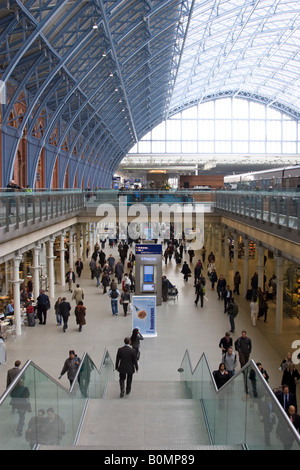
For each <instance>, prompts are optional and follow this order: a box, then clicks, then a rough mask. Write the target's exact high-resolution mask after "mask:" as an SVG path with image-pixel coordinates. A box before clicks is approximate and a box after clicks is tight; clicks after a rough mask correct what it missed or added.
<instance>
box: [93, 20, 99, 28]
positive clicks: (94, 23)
mask: <svg viewBox="0 0 300 470" xmlns="http://www.w3.org/2000/svg"><path fill="white" fill-rule="evenodd" d="M93 29H95V30H96V29H98V25H97V23H96V20H94V21H93Z"/></svg>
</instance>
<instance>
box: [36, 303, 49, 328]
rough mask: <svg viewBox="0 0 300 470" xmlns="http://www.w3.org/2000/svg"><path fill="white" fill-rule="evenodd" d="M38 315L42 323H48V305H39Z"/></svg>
mask: <svg viewBox="0 0 300 470" xmlns="http://www.w3.org/2000/svg"><path fill="white" fill-rule="evenodd" d="M37 316H38V319H39V322H40V323H44V324H45V325H46V320H47V307H46V305H45V306H44V305H41V306H39V307H38V311H37Z"/></svg>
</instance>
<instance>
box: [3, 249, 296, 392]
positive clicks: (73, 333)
mask: <svg viewBox="0 0 300 470" xmlns="http://www.w3.org/2000/svg"><path fill="white" fill-rule="evenodd" d="M113 253H114V254H115V255H116V253H117V251H116V249H114V250H113ZM197 255H198V253H196V257H195V258H194V259H195V260H197V259H198V257H197ZM186 259H187V255H186ZM242 263H243V261H242V260H239V261H238V269H239V270H240V272H241V273H243V266H242ZM255 263H256V262H255V260H251V267H250V271H249V272H250V273H253V272H254V271H255ZM216 265H217V272H218V274H220V269H219V267H218V260H217V263H216ZM266 268H267V278H269V277H270V276H271V275H272V274H273V267H272V264H271V260H269V261H268V263H267V266H266ZM180 269H181V268H180V266H176V264H175V260H172V261H171V263H169V264H168V265H167V266H166V267H165V266H164V264H163V271H164V273H165V274H166V275H167V276H168V277H169V279H170V280H171V282H173V283H175V284H176V285H177V287H178V289H179V298H178V301H173V300H170V301H168V302H167V303H163V304H162V305H161V306H159V307H158V309H157V337H156V338H147V339H144V341H143V342H142V343H141V358H140V370H139V373H138V374H135V377H134V382H135V381H173V380H178V378H179V376H178V371H177V369H178V367H179V366H180V364H181V360H182V358H183V355H184V353H185V351H186V349H188V350H189V352H190V356H191V360H192V365H193V367H194V366H196V364H197V361H198V360H199V358H200V356H201V354H202V353H203V352H205V353H206V355H207V357H208V360H209V363H210V365H211V368H212V369H216V368H218V365H219V363H220V361H221V354H220V349H219V347H218V344H219V340H220V338H221V337H223V336H224V333H225V331H227V330H229V321H228V317H227V315H224V313H223V303H222V302H220V301H218V300H217V294H216V292H215V291H212V290H211V287H210V285H207V289H206V297H207V300H206V301H205V304H204V307H203V309H201V308H200V306H198V307H196V306H195V305H194V299H195V296H194V288H193V281H192V279H191V278H190V279H189V280H188V282H184V281H183V276H182V274H180ZM57 272H59V268H57ZM232 279H233V273H232V266H231V271H230V272H229V274H228V276H227V280H228V281H229V282H231V280H232ZM79 283H80V285H81V286H82V287H83V288H84V290H85V300H84V302H85V305H86V307H87V324H86V326H84V327H83V331H82V332H81V333H79V332H78V330H77V326H76V324H75V316H74V314H73V310H72V315H71V318H70V320H69V329H68V331H67V332H66V333H63V332H62V330H61V328H60V327H57V326H56V319H55V315H54V311H53V308H51V310H50V311H49V313H48V321H47V325H38V324H37V325H36V326H35V327H34V328H29V327H26V326H24V327H23V328H22V335H21V336H18V337H11V338H8V339H7V341H6V347H7V353H8V360H7V364H5V365H1V366H0V391H1V393H2V392H3V391H4V390H5V384H6V372H7V370H8V369H9V368H11V367H13V364H14V362H15V360H16V359H20V360H21V361H22V364H24V363H25V362H26V361H27V360H28V359H31V360H32V361H34V362H35V363H36V364H37V365H38V366H39V367H40V368H42V369H43V370H45V371H47V372H48V373H49V374H50V375H51V376H53V377H54V378H56V379H57V378H58V376H59V374H60V371H61V369H62V366H63V362H64V360H65V359H66V358H67V356H68V351H69V349H75V350H76V352H77V353H78V355H79V356H81V355H82V354H83V352H84V351H86V352H88V353H89V354H90V356H91V358H92V359H93V360H94V362H95V364H96V365H98V366H100V363H101V358H102V355H103V352H104V348H105V347H106V348H107V349H108V350H109V353H110V354H111V356H112V358H113V360H115V355H116V351H117V348H118V347H120V346H122V345H123V338H124V337H125V336H128V335H129V334H130V333H131V331H132V317H131V316H127V317H124V316H123V313H122V311H121V310H122V307H121V306H119V315H118V316H117V317H113V316H112V314H111V308H110V299H109V298H108V296H106V295H103V294H102V292H101V290H100V289H98V288H96V281H95V280H94V281H92V280H91V279H90V273H89V267H88V262H87V261H86V262H85V267H84V271H83V275H82V277H81V279H80V280H79ZM62 294H64V295H66V297H67V298H68V299H69V300H70V301H71V294H70V293H69V292H67V288H62V287H61V286H60V285H59V284H56V285H55V295H56V297H58V296H60V295H62ZM237 300H238V304H239V315H238V317H237V319H236V333H234V334H233V335H232V336H233V339H236V338H237V336H238V335H239V334H240V332H241V330H242V329H246V330H247V332H248V336H249V337H251V339H252V343H253V351H252V355H251V357H252V358H253V359H254V360H255V361H260V362H262V364H263V366H264V368H265V369H266V370H267V371H268V373H269V376H270V381H269V383H270V385H271V387H275V386H277V385H278V384H279V383H280V381H281V372H280V371H279V370H278V368H279V364H280V362H281V360H282V359H283V358H284V357H285V355H286V353H287V352H288V351H291V344H292V341H294V340H296V339H299V336H300V329H299V321H298V320H297V319H294V320H290V319H288V318H285V319H284V326H283V334H282V335H280V336H277V335H276V334H275V305H274V304H272V303H271V302H270V303H269V307H270V308H269V316H268V323H264V322H263V321H261V320H259V321H258V325H257V327H256V328H254V327H252V325H251V322H250V308H249V303H248V302H247V301H246V300H245V299H244V298H243V296H239V297H238V299H237ZM53 304H54V302H53ZM71 304H72V306H75V304H74V301H71ZM116 379H117V377H116ZM134 382H133V387H134ZM61 383H62V384H63V385H65V386H66V387H68V381H67V378H66V377H65V376H64V377H63V378H62V379H61ZM116 393H118V390H117V388H116Z"/></svg>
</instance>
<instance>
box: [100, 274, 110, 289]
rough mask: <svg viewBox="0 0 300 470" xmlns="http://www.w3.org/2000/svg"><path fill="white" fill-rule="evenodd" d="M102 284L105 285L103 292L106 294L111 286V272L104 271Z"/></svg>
mask: <svg viewBox="0 0 300 470" xmlns="http://www.w3.org/2000/svg"><path fill="white" fill-rule="evenodd" d="M101 284H102V286H103V294H106V289H107V287H108V286H109V274H108V272H107V271H103V273H102V278H101Z"/></svg>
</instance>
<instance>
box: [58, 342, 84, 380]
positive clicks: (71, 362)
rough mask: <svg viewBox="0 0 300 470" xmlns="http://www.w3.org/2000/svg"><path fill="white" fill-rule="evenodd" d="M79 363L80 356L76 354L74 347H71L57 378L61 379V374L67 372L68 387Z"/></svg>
mask: <svg viewBox="0 0 300 470" xmlns="http://www.w3.org/2000/svg"><path fill="white" fill-rule="evenodd" d="M79 364H80V358H79V357H78V356H77V354H76V353H75V351H74V349H71V350H70V351H69V357H68V358H67V359H66V360H65V362H64V365H63V368H62V370H61V373H60V376H59V377H58V378H59V379H61V378H62V376H63V375H64V374H65V373H67V377H68V379H69V382H70V387H71V386H72V384H73V382H74V379H75V377H76V373H77V369H78V367H79Z"/></svg>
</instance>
